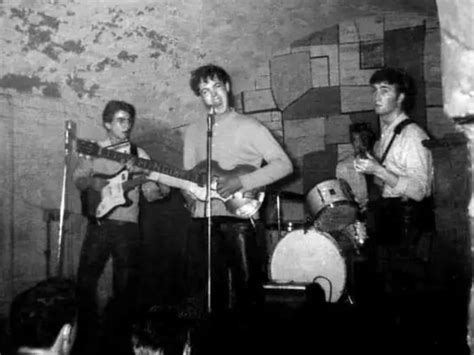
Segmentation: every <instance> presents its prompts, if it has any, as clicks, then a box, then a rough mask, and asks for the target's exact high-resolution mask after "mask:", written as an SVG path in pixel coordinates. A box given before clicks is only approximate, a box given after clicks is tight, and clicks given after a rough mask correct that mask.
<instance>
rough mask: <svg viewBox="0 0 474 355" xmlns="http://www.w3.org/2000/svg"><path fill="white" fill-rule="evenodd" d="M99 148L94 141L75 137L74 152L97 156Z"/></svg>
mask: <svg viewBox="0 0 474 355" xmlns="http://www.w3.org/2000/svg"><path fill="white" fill-rule="evenodd" d="M100 149H101V148H100V146H99V145H98V144H97V143H96V142H92V141H86V140H83V139H76V152H78V153H79V154H81V155H85V156H91V157H97V156H99V153H100Z"/></svg>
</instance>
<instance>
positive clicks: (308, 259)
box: [269, 228, 355, 302]
mask: <svg viewBox="0 0 474 355" xmlns="http://www.w3.org/2000/svg"><path fill="white" fill-rule="evenodd" d="M354 251H355V245H354V241H353V240H352V238H350V237H349V236H348V235H347V234H346V233H345V232H343V231H334V232H332V233H331V234H329V233H326V232H322V231H318V230H316V229H314V228H310V229H309V230H304V229H299V230H295V231H292V232H290V233H288V234H287V235H286V236H285V237H284V238H283V239H281V240H280V241H279V242H278V244H277V246H276V247H275V249H274V251H273V254H272V257H271V260H270V266H269V270H270V276H269V277H270V280H271V281H273V282H275V283H276V284H292V283H294V284H310V283H313V282H316V283H318V284H319V285H320V286H321V287H322V288H323V289H324V291H325V294H326V301H327V302H337V301H338V300H339V299H340V298H341V296H342V295H343V294H344V293H345V291H346V286H347V280H348V279H350V278H351V277H352V262H350V260H351V258H352V255H353V254H354Z"/></svg>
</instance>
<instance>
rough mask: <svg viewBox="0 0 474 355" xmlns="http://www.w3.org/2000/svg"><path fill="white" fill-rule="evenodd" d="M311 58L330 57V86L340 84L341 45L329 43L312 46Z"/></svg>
mask: <svg viewBox="0 0 474 355" xmlns="http://www.w3.org/2000/svg"><path fill="white" fill-rule="evenodd" d="M310 50H311V58H314V57H328V60H329V86H336V85H339V46H338V45H337V44H328V45H321V46H311V48H310Z"/></svg>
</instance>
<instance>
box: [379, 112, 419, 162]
mask: <svg viewBox="0 0 474 355" xmlns="http://www.w3.org/2000/svg"><path fill="white" fill-rule="evenodd" d="M411 123H415V121H414V120H412V119H411V118H408V119H406V120H403V121H402V122H400V123H399V124H398V125H397V126H396V127H395V129H394V130H393V136H392V139H390V143H388V146H387V148H386V149H385V152H384V153H383V155H382V158H381V159H380V164H382V163H383V162H384V160H385V158H386V157H387V154H388V151H389V150H390V148H391V147H392V144H393V141H394V140H395V137H396V136H398V135H399V134H400V132H401V131H403V129H404V128H405V127H406V126H408V125H409V124H411Z"/></svg>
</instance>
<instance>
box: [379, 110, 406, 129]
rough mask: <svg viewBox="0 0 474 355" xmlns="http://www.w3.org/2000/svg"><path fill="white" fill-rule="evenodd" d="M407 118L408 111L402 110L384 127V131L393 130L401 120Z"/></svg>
mask: <svg viewBox="0 0 474 355" xmlns="http://www.w3.org/2000/svg"><path fill="white" fill-rule="evenodd" d="M406 119H408V116H407V115H406V113H404V112H400V114H399V115H398V116H397V117H396V118H395V119H394V120H393V121H392V122H391V123H389V124H388V125H385V126H384V127H382V132H388V131H393V130H394V129H395V127H397V125H398V124H399V123H400V122H402V121H404V120H406Z"/></svg>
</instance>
